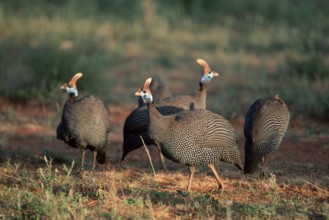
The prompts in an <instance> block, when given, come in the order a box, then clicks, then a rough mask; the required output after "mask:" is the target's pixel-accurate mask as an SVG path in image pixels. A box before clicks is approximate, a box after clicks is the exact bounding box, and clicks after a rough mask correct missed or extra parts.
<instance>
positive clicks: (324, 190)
mask: <svg viewBox="0 0 329 220" xmlns="http://www.w3.org/2000/svg"><path fill="white" fill-rule="evenodd" d="M304 182H305V183H307V184H309V185H311V186H313V187H314V188H316V189H318V190H320V191H323V192H326V193H328V190H326V189H321V188H320V187H318V186H316V185H314V184H313V183H310V182H308V181H306V180H304Z"/></svg>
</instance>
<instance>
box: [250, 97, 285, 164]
mask: <svg viewBox="0 0 329 220" xmlns="http://www.w3.org/2000/svg"><path fill="white" fill-rule="evenodd" d="M288 123H289V111H288V107H287V105H286V104H285V103H284V102H283V101H282V100H281V99H279V98H278V97H268V98H263V99H258V100H257V101H255V102H254V103H253V104H252V105H251V107H250V108H249V110H248V112H247V114H246V117H245V124H244V135H245V138H246V143H245V152H246V158H245V170H248V169H249V168H248V167H254V166H256V165H252V164H253V163H256V161H257V163H258V162H260V160H261V158H262V157H263V156H266V155H267V154H269V153H271V152H273V151H275V150H277V149H278V148H279V145H280V143H281V141H282V138H283V136H284V134H285V132H286V130H287V127H288ZM250 169H254V168H250Z"/></svg>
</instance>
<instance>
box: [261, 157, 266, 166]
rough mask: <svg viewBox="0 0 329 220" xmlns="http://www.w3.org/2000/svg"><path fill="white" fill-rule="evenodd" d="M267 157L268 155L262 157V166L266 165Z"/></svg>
mask: <svg viewBox="0 0 329 220" xmlns="http://www.w3.org/2000/svg"><path fill="white" fill-rule="evenodd" d="M265 158H266V156H263V157H262V162H261V164H262V167H263V166H264V163H265Z"/></svg>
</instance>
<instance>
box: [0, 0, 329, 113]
mask: <svg viewBox="0 0 329 220" xmlns="http://www.w3.org/2000/svg"><path fill="white" fill-rule="evenodd" d="M328 11H329V3H328V1H326V0H313V1H309V0H271V1H270V0H269V1H263V0H230V1H228V0H212V1H206V0H143V1H132V0H68V1H64V0H31V1H25V0H11V1H1V2H0V30H1V31H0V48H1V49H0V94H1V95H0V96H2V97H8V98H10V99H11V100H15V101H26V100H37V101H41V102H42V103H45V104H46V105H52V104H54V103H57V102H60V103H62V100H63V96H64V95H63V94H62V93H61V92H60V90H59V86H60V85H62V84H63V83H64V82H67V81H68V80H69V79H70V78H71V76H73V74H75V73H76V72H83V73H84V77H83V78H82V79H80V80H79V82H78V89H79V91H80V92H81V93H82V94H94V95H97V96H98V97H100V98H101V99H103V100H104V101H105V102H106V103H110V104H113V105H126V104H132V103H134V104H135V103H136V97H134V92H135V90H136V89H137V88H138V87H140V86H141V85H142V83H143V82H144V80H145V78H146V77H149V76H152V77H158V78H161V79H162V80H163V81H165V82H166V83H167V85H169V87H170V88H171V89H172V91H173V93H174V94H177V95H178V94H189V93H192V92H193V91H195V90H196V89H197V88H198V80H199V77H200V74H201V73H202V68H201V67H200V66H199V65H198V64H197V63H196V62H195V60H196V59H197V58H203V59H205V60H206V61H207V62H208V63H209V65H210V66H211V68H212V69H214V70H216V71H218V72H219V73H220V77H219V78H217V79H214V80H213V82H212V83H211V85H210V86H209V95H208V108H209V109H210V110H212V111H215V112H217V113H220V114H223V115H224V116H226V117H235V116H242V117H243V116H244V114H245V112H246V110H247V108H248V107H249V106H250V104H251V103H252V102H253V101H255V100H256V99H258V98H260V97H263V96H273V95H275V94H279V95H280V97H281V98H282V99H283V100H285V101H286V102H287V104H288V105H289V107H290V110H291V112H292V115H293V116H298V115H300V116H302V117H304V116H314V115H315V116H319V117H328V112H329V38H328V35H329V22H328V20H329V13H328Z"/></svg>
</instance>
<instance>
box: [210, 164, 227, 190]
mask: <svg viewBox="0 0 329 220" xmlns="http://www.w3.org/2000/svg"><path fill="white" fill-rule="evenodd" d="M208 167H209V168H210V169H211V171H212V172H213V173H214V175H215V177H216V180H217V183H218V190H221V189H224V184H223V182H222V180H221V179H220V178H219V175H218V173H217V171H216V168H215V166H214V164H212V163H211V164H208Z"/></svg>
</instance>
